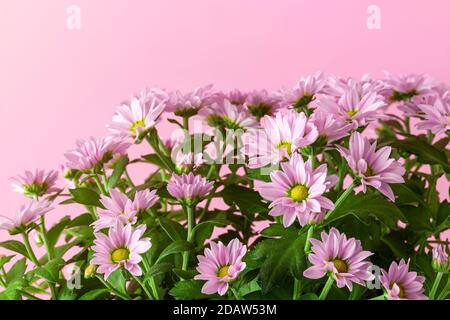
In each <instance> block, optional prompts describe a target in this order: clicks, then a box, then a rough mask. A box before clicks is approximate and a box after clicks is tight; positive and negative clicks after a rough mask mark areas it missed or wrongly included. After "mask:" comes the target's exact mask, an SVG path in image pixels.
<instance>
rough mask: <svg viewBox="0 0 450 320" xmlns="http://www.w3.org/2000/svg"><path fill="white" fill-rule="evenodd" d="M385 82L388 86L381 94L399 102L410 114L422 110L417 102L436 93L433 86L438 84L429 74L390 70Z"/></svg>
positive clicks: (401, 108)
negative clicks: (395, 72)
mask: <svg viewBox="0 0 450 320" xmlns="http://www.w3.org/2000/svg"><path fill="white" fill-rule="evenodd" d="M384 82H385V84H386V86H385V89H384V90H382V92H381V94H382V95H383V96H385V97H386V100H387V101H390V102H392V103H399V106H398V108H399V109H400V110H402V111H404V112H405V113H406V114H407V115H409V116H413V115H415V114H417V112H419V111H420V110H419V108H418V103H417V102H418V101H421V100H422V99H423V98H424V97H426V96H428V95H430V94H434V93H433V87H434V86H435V85H436V82H435V81H434V80H433V79H431V78H430V77H429V76H427V75H422V74H406V75H403V74H399V75H395V74H392V73H389V72H386V79H385V80H384Z"/></svg>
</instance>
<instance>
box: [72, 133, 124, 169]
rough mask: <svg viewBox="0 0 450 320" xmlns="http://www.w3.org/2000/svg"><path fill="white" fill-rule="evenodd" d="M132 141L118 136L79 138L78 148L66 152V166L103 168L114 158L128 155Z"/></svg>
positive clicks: (73, 167)
mask: <svg viewBox="0 0 450 320" xmlns="http://www.w3.org/2000/svg"><path fill="white" fill-rule="evenodd" d="M130 146H131V143H129V142H127V141H124V140H122V139H118V138H112V137H106V138H99V139H95V138H92V137H91V138H89V139H87V140H78V141H77V148H76V149H74V150H71V151H69V152H67V153H66V154H65V157H66V158H67V160H68V163H67V164H66V166H67V167H68V168H71V169H76V170H83V171H89V170H95V169H101V168H103V166H104V165H105V164H107V163H108V162H109V161H111V160H112V159H115V158H117V157H122V156H124V155H126V153H127V150H128V148H129V147H130Z"/></svg>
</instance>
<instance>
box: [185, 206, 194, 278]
mask: <svg viewBox="0 0 450 320" xmlns="http://www.w3.org/2000/svg"><path fill="white" fill-rule="evenodd" d="M186 215H187V217H186V218H187V223H188V232H187V241H188V242H192V237H193V234H192V229H193V228H194V226H195V207H193V206H186ZM188 263H189V251H184V252H183V265H182V270H184V271H186V270H187V267H188Z"/></svg>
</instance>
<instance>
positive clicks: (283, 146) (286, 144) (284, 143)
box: [277, 141, 292, 155]
mask: <svg viewBox="0 0 450 320" xmlns="http://www.w3.org/2000/svg"><path fill="white" fill-rule="evenodd" d="M277 147H278V149H286V151H287V153H288V154H289V155H290V154H291V153H292V150H291V148H292V143H291V142H290V141H281V142H280V143H279V144H278V146H277Z"/></svg>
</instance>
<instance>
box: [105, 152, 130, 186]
mask: <svg viewBox="0 0 450 320" xmlns="http://www.w3.org/2000/svg"><path fill="white" fill-rule="evenodd" d="M129 161H130V160H129V159H128V156H125V157H123V158H122V159H120V160H119V161H118V162H117V163H116V164H115V165H114V171H113V173H112V174H111V176H110V177H109V179H108V188H114V187H116V186H117V183H118V182H119V181H120V178H121V177H122V174H123V173H124V171H125V168H126V167H127V165H128V162H129Z"/></svg>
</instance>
